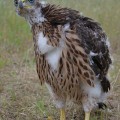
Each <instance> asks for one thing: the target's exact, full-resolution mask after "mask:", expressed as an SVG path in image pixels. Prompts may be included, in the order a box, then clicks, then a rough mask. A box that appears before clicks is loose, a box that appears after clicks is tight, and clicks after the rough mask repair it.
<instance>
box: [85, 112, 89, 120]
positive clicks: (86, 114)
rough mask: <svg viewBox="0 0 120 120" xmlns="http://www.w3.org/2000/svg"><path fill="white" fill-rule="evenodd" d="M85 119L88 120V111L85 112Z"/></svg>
mask: <svg viewBox="0 0 120 120" xmlns="http://www.w3.org/2000/svg"><path fill="white" fill-rule="evenodd" d="M85 120H90V112H86V113H85Z"/></svg>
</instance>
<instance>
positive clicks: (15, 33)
mask: <svg viewBox="0 0 120 120" xmlns="http://www.w3.org/2000/svg"><path fill="white" fill-rule="evenodd" d="M48 2H50V3H54V4H60V5H61V6H63V7H69V8H73V9H76V10H79V11H80V12H82V13H83V14H84V15H85V16H89V17H91V18H94V19H95V20H96V21H99V22H100V23H101V24H102V26H103V28H104V30H105V31H106V33H107V35H108V36H109V39H110V42H111V53H112V55H113V57H114V63H113V65H114V66H113V67H112V69H111V70H110V77H111V83H112V86H113V89H112V91H111V95H110V97H109V100H108V101H109V102H108V106H109V110H108V111H102V112H101V111H97V112H96V111H93V112H92V115H91V120H98V119H99V120H119V119H120V103H119V102H120V55H119V53H120V48H119V46H120V39H119V38H120V23H119V18H120V15H119V13H120V8H119V6H120V1H119V0H74V1H73V0H69V1H68V0H48ZM0 21H1V22H0V120H43V119H46V117H47V116H48V115H52V116H54V119H56V120H58V118H59V112H58V111H57V110H56V108H55V107H54V106H53V105H52V102H51V99H50V96H49V94H48V91H47V89H46V88H45V86H43V87H41V86H40V85H39V80H38V77H37V73H36V70H35V62H34V53H33V42H32V35H31V32H30V29H29V26H28V24H27V23H26V22H25V20H24V19H22V18H21V17H18V16H17V15H16V13H15V9H14V5H13V1H12V0H0ZM67 119H68V120H79V119H83V112H82V111H81V110H80V108H79V107H78V106H74V107H71V106H68V107H67Z"/></svg>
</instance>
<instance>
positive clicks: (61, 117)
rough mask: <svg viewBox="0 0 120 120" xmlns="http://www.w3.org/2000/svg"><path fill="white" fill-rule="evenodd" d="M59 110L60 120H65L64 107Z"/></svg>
mask: <svg viewBox="0 0 120 120" xmlns="http://www.w3.org/2000/svg"><path fill="white" fill-rule="evenodd" d="M60 112H61V115H60V120H66V116H65V110H64V109H61V110H60Z"/></svg>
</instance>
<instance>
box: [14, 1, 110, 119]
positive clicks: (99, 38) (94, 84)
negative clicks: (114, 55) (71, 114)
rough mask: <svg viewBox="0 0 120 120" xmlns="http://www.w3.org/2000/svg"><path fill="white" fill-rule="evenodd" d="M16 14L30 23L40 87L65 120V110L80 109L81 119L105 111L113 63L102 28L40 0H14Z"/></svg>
mask: <svg viewBox="0 0 120 120" xmlns="http://www.w3.org/2000/svg"><path fill="white" fill-rule="evenodd" d="M14 4H15V6H16V12H17V14H18V15H20V16H22V17H24V18H25V19H26V20H27V22H28V23H29V24H30V27H31V31H32V34H33V42H34V51H35V60H36V68H37V73H38V77H39V79H40V83H41V85H43V84H45V85H46V86H47V88H48V90H49V92H50V95H51V97H52V98H53V100H54V104H55V105H56V107H57V108H59V109H60V111H61V115H60V120H65V119H66V117H65V105H66V103H67V102H69V101H72V102H73V103H75V104H78V105H80V104H81V105H82V106H83V109H84V111H85V120H89V119H90V112H91V110H92V109H93V108H94V107H96V106H99V107H102V106H105V104H104V100H105V97H106V94H107V92H108V91H109V90H110V82H109V80H108V78H107V73H108V69H109V67H110V64H111V63H112V61H111V58H110V54H109V42H108V38H107V35H106V34H105V32H104V31H103V29H102V27H101V25H100V24H99V23H97V22H96V21H94V20H93V19H91V18H88V17H85V16H83V15H80V13H79V12H78V11H76V10H72V9H69V8H62V7H60V6H56V5H51V4H48V3H45V2H43V1H41V0H14Z"/></svg>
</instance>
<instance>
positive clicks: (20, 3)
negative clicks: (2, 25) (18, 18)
mask: <svg viewBox="0 0 120 120" xmlns="http://www.w3.org/2000/svg"><path fill="white" fill-rule="evenodd" d="M18 6H19V8H20V9H23V1H20V2H19V3H18Z"/></svg>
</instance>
